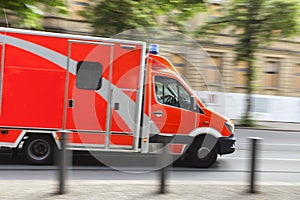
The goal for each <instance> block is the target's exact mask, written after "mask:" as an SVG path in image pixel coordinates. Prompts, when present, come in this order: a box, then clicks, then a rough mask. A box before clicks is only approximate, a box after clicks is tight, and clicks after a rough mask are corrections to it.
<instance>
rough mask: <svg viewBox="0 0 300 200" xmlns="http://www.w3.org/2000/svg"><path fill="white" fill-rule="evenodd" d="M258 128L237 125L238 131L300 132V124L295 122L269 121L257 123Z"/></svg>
mask: <svg viewBox="0 0 300 200" xmlns="http://www.w3.org/2000/svg"><path fill="white" fill-rule="evenodd" d="M255 123H256V127H242V126H239V125H238V124H236V128H237V129H259V130H274V131H288V132H299V133H300V123H293V122H268V121H257V122H255Z"/></svg>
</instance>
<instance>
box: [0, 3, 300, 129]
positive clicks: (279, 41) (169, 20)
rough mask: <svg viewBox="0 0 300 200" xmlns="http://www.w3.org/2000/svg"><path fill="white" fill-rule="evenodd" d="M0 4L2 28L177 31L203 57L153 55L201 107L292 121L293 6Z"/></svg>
mask: <svg viewBox="0 0 300 200" xmlns="http://www.w3.org/2000/svg"><path fill="white" fill-rule="evenodd" d="M0 7H1V8H2V9H1V10H0V17H1V18H0V25H1V26H3V27H16V28H24V29H37V30H44V31H53V32H60V33H75V34H84V35H97V36H103V37H113V36H115V35H116V34H118V33H120V32H123V31H126V30H129V29H136V28H142V27H150V26H156V27H161V28H165V29H170V30H174V31H178V32H181V33H182V34H185V35H188V36H189V37H191V38H193V40H195V41H197V42H198V43H199V44H200V45H201V46H202V47H203V49H204V51H206V52H207V53H208V54H209V57H207V58H206V57H205V59H204V60H203V56H202V57H201V54H200V53H199V52H197V51H188V52H187V51H177V52H161V53H162V54H165V56H167V57H168V58H169V59H171V61H172V62H173V63H174V65H175V66H176V68H177V69H178V71H179V72H180V73H181V74H182V75H183V76H184V77H185V78H186V79H187V80H188V81H189V82H190V84H191V86H192V87H193V88H194V89H195V90H196V91H197V92H198V94H199V96H200V97H201V98H202V100H203V101H204V102H205V103H206V105H207V106H209V107H212V108H214V109H215V110H217V111H218V109H220V112H222V114H225V115H226V116H228V117H230V118H232V119H236V122H237V123H241V124H246V125H247V124H248V125H251V124H252V123H251V121H247V120H248V118H249V119H251V120H259V121H278V122H300V60H299V55H300V51H299V49H300V34H299V23H298V22H299V9H298V8H299V2H298V1H284V0H265V1H261V0H207V1H201V0H178V1H166V0H162V1H154V0H150V1H145V0H131V1H130V0H111V1H103V0H52V1H51V3H49V1H32V0H30V1H29V0H28V1H27V0H25V1H24V0H14V1H12V0H1V1H0ZM203 33H204V34H203ZM187 58H188V59H187ZM193 59H194V60H193ZM199 59H202V60H201V63H200V62H199V61H198V60H199ZM206 59H207V60H206ZM197 63H198V65H199V66H196V67H198V68H199V69H200V70H201V72H202V75H199V73H196V72H195V70H194V68H193V67H195V65H197ZM220 92H222V98H220V97H219V96H220ZM223 92H225V93H223ZM249 94H251V96H250V95H249ZM247 105H249V106H247ZM223 107H226V110H225V111H221V110H222V109H221V108H223ZM224 112H225V113H224ZM245 116H246V117H245ZM244 117H245V120H244V121H243V120H242V119H243V118H244Z"/></svg>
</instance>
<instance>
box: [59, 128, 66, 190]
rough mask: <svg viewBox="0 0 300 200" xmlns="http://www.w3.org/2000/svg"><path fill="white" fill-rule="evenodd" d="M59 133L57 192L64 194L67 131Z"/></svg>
mask: <svg viewBox="0 0 300 200" xmlns="http://www.w3.org/2000/svg"><path fill="white" fill-rule="evenodd" d="M60 133H61V151H60V156H59V158H60V160H59V191H58V194H65V192H66V191H65V181H66V173H67V172H66V171H67V138H68V131H60Z"/></svg>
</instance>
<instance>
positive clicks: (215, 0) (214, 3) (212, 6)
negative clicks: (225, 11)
mask: <svg viewBox="0 0 300 200" xmlns="http://www.w3.org/2000/svg"><path fill="white" fill-rule="evenodd" d="M223 3H224V1H223V0H211V1H209V5H208V15H209V17H211V18H216V17H220V16H222V13H221V6H222V4H223Z"/></svg>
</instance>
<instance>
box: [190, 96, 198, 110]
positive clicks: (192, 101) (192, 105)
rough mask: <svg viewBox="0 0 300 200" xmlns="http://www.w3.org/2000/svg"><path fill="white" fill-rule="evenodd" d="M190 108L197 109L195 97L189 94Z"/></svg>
mask: <svg viewBox="0 0 300 200" xmlns="http://www.w3.org/2000/svg"><path fill="white" fill-rule="evenodd" d="M191 108H192V110H196V109H197V101H196V97H195V96H191Z"/></svg>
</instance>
